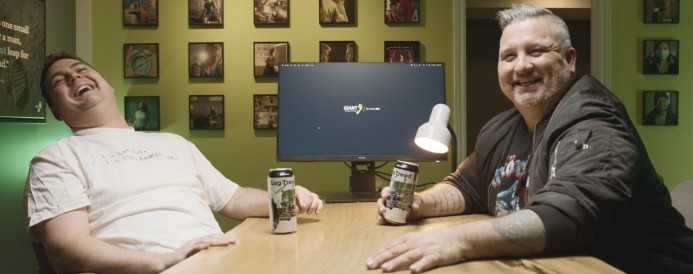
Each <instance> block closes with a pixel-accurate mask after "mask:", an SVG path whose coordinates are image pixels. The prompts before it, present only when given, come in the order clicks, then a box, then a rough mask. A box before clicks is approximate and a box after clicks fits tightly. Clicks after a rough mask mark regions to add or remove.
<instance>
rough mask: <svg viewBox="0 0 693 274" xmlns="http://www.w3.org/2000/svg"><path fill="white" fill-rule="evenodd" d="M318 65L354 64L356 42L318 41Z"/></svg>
mask: <svg viewBox="0 0 693 274" xmlns="http://www.w3.org/2000/svg"><path fill="white" fill-rule="evenodd" d="M319 56H320V63H339V62H341V63H353V62H356V42H354V41H320V46H319Z"/></svg>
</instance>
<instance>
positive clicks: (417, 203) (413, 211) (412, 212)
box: [377, 186, 423, 224]
mask: <svg viewBox="0 0 693 274" xmlns="http://www.w3.org/2000/svg"><path fill="white" fill-rule="evenodd" d="M391 189H392V188H391V187H389V186H386V187H384V188H383V189H382V190H381V191H380V199H378V202H377V204H378V223H380V224H385V223H387V221H386V220H385V217H384V216H385V200H387V198H388V197H389V196H390V192H391ZM422 204H423V199H422V198H421V195H420V194H419V193H416V192H414V199H413V200H412V203H411V208H410V209H409V214H407V221H413V220H418V219H419V218H421V211H420V210H421V205H422Z"/></svg>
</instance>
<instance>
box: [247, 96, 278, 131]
mask: <svg viewBox="0 0 693 274" xmlns="http://www.w3.org/2000/svg"><path fill="white" fill-rule="evenodd" d="M278 110H279V101H278V98H277V95H275V94H255V95H253V128H254V129H277V127H278V121H279V120H278V118H277V117H278V116H277V111H278Z"/></svg>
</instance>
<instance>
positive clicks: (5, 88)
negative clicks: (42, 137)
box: [0, 0, 62, 123]
mask: <svg viewBox="0 0 693 274" xmlns="http://www.w3.org/2000/svg"><path fill="white" fill-rule="evenodd" d="M46 11H47V8H46V2H45V1H12V0H2V1H0V19H1V20H0V21H2V23H3V24H2V25H3V26H0V94H2V95H0V122H5V123H45V122H46V113H47V112H51V111H50V109H49V108H48V104H46V102H45V100H44V98H43V96H42V95H41V88H40V84H39V82H40V80H39V79H41V70H42V68H43V66H44V65H45V61H46V41H47V40H46V33H47V32H46V30H47V28H46V22H47V21H46ZM49 18H50V16H49ZM24 32H27V33H24ZM61 39H62V38H61ZM54 117H55V115H54Z"/></svg>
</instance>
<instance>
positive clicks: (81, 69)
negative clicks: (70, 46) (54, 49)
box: [77, 67, 87, 72]
mask: <svg viewBox="0 0 693 274" xmlns="http://www.w3.org/2000/svg"><path fill="white" fill-rule="evenodd" d="M85 70H87V68H85V67H79V68H77V72H83V71H85Z"/></svg>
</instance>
